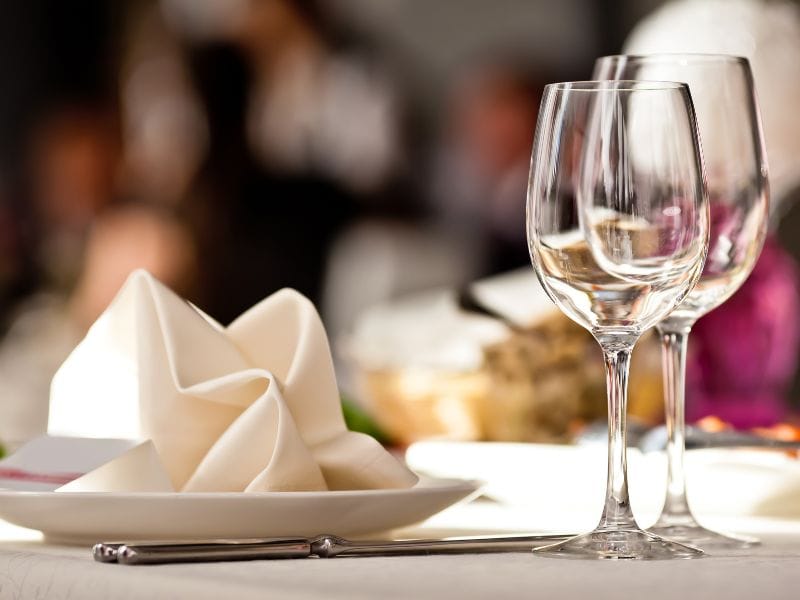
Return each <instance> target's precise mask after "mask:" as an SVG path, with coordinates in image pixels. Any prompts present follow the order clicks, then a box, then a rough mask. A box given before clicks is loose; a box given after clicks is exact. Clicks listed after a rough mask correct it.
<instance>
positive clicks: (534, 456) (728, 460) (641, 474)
mask: <svg viewBox="0 0 800 600" xmlns="http://www.w3.org/2000/svg"><path fill="white" fill-rule="evenodd" d="M406 461H407V462H408V464H409V466H410V467H411V468H413V469H415V470H416V471H419V472H423V473H427V474H429V475H434V476H438V477H461V478H469V479H478V480H481V481H483V482H484V483H485V486H484V488H483V493H484V494H485V495H487V496H489V497H491V498H493V499H495V500H497V501H499V502H503V503H506V504H509V505H516V506H525V507H528V508H530V510H531V511H532V512H535V513H538V514H540V515H542V516H543V518H546V517H547V516H548V515H549V516H550V517H552V519H557V518H560V517H565V518H566V517H570V518H572V517H574V516H576V515H578V516H580V519H581V520H582V522H583V521H586V524H588V526H593V525H594V524H595V522H596V520H597V519H598V518H599V516H600V510H601V509H602V505H603V496H604V492H605V482H606V448H605V445H602V444H598V445H589V446H569V445H550V444H525V443H502V442H447V441H426V442H418V443H416V444H413V445H412V446H410V447H409V448H408V451H407V453H406ZM686 468H687V477H688V493H689V501H690V503H691V505H692V508H693V510H694V512H695V514H696V515H697V516H698V518H700V519H702V518H703V517H704V516H709V517H716V516H756V517H772V518H790V519H800V461H798V460H797V459H796V458H793V457H792V456H791V455H788V454H785V453H783V452H777V451H764V450H744V449H742V450H739V449H713V450H693V451H691V452H688V453H687V455H686ZM628 469H629V471H628V477H629V488H630V494H631V504H632V506H633V509H634V511H635V513H636V516H637V518H638V520H639V521H640V523H641V524H642V525H644V526H648V525H650V524H651V523H652V522H654V521H655V519H656V517H657V516H658V513H659V512H660V510H661V507H662V505H663V502H664V494H665V490H666V457H665V455H664V453H663V452H651V453H647V454H644V453H642V452H639V451H638V450H636V449H629V450H628ZM567 520H569V519H567ZM573 521H574V519H573ZM570 522H572V521H570ZM551 524H552V520H551V521H550V523H548V522H543V523H542V526H543V527H546V526H548V525H551Z"/></svg>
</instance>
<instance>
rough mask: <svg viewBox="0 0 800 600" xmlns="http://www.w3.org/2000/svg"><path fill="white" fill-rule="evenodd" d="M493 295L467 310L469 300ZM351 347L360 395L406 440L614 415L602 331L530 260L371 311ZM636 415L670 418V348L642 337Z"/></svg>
mask: <svg viewBox="0 0 800 600" xmlns="http://www.w3.org/2000/svg"><path fill="white" fill-rule="evenodd" d="M465 294H468V295H469V297H470V303H471V304H474V305H476V306H481V307H484V308H485V309H486V310H487V311H488V313H490V314H495V315H502V317H501V318H493V317H490V316H487V314H485V313H482V312H481V311H480V310H465V307H464V305H463V304H464V303H463V302H461V301H460V299H461V298H463V296H464V295H465ZM342 348H343V349H344V350H345V353H346V355H347V356H348V357H349V367H350V368H351V369H352V371H353V373H352V376H351V379H352V382H353V385H354V388H355V389H354V390H353V392H354V395H355V396H356V398H357V399H358V400H359V401H360V402H361V403H362V404H363V405H364V406H365V407H366V408H367V409H368V410H369V411H370V413H371V414H372V415H373V416H374V418H375V419H376V421H377V422H378V424H379V425H380V426H381V427H382V428H383V429H384V430H385V431H386V432H387V434H389V436H390V437H391V438H392V439H393V440H395V441H396V442H398V443H400V444H410V443H412V442H416V441H420V440H424V439H428V438H432V437H436V438H438V439H442V438H447V439H450V440H460V441H477V440H489V441H507V442H540V443H554V442H566V441H570V440H571V438H572V433H573V432H574V431H575V430H576V429H578V428H579V426H580V425H582V424H585V423H590V422H592V421H594V420H596V419H598V418H604V417H605V414H606V411H607V407H606V395H605V394H606V392H605V374H604V370H603V363H602V354H601V352H600V349H599V347H598V346H597V342H596V341H595V340H594V339H593V338H592V336H591V334H590V333H589V332H587V331H586V330H585V329H583V328H582V327H580V326H579V325H577V324H576V323H574V322H572V321H571V320H570V319H568V318H567V317H566V316H564V315H563V314H562V313H561V312H560V311H559V310H558V309H556V307H555V306H554V305H553V303H552V302H551V301H550V300H549V299H548V298H547V296H546V294H545V292H544V290H543V289H542V287H541V285H539V283H538V281H537V279H536V276H535V275H534V273H533V270H532V269H523V270H520V271H513V272H510V273H506V274H503V275H499V276H496V277H492V278H490V279H486V280H483V281H480V282H476V283H474V284H473V285H472V286H470V287H469V288H468V289H467V290H462V291H461V292H458V291H456V290H432V291H429V292H422V293H419V294H416V295H411V296H409V297H406V298H401V299H397V300H393V301H390V302H387V303H385V304H380V305H377V306H374V307H372V308H371V309H370V310H368V311H366V312H365V313H364V314H362V315H361V316H360V318H359V319H358V321H357V323H356V325H355V328H354V330H353V332H352V334H351V335H350V337H349V338H348V339H347V340H344V341H343V344H342ZM634 357H635V358H634V360H633V368H632V371H631V380H630V381H631V388H632V389H635V390H636V393H635V394H632V395H631V404H630V406H629V415H630V416H636V417H639V418H640V419H641V420H643V421H644V422H657V421H658V419H660V418H662V415H663V405H662V397H663V395H662V391H661V363H660V350H659V347H658V345H657V344H656V343H655V340H654V338H652V337H648V338H646V339H643V340H642V342H641V343H639V344H637V349H636V351H635V354H634Z"/></svg>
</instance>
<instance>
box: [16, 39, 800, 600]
mask: <svg viewBox="0 0 800 600" xmlns="http://www.w3.org/2000/svg"><path fill="white" fill-rule="evenodd" d="M592 77H593V79H592V80H591V81H576V82H562V83H552V84H549V85H547V86H545V89H544V93H543V96H542V102H541V109H540V112H539V117H538V125H537V131H536V136H535V141H534V145H533V149H532V160H531V167H530V178H529V185H528V193H527V218H526V223H520V227H525V228H526V229H527V237H528V244H529V250H530V256H531V262H532V266H533V269H532V270H529V271H527V272H526V273H524V274H517V275H515V276H513V277H503V278H498V280H496V281H494V282H491V281H490V282H483V283H481V282H479V283H477V284H475V285H473V286H470V288H469V289H468V290H447V291H445V292H442V293H441V294H432V295H428V296H425V297H424V298H422V299H421V301H420V302H418V303H413V302H411V303H405V304H404V305H403V306H402V307H401V308H400V309H397V310H394V311H392V310H385V309H384V310H381V309H376V310H373V311H371V313H370V314H369V315H367V317H366V318H365V320H363V321H362V327H361V329H360V330H359V331H356V332H355V333H354V334H353V335H352V336H351V338H350V339H349V340H347V348H348V350H349V351H350V353H351V356H353V357H354V363H357V364H358V365H359V368H360V371H359V374H360V376H361V379H360V384H361V385H362V389H363V390H365V392H366V394H367V395H368V396H370V398H371V402H372V405H371V406H372V409H373V410H374V411H375V412H376V420H377V421H378V422H379V423H380V424H381V426H383V427H384V428H385V429H387V430H390V431H393V432H395V433H399V437H400V442H401V444H403V447H396V448H391V449H387V448H386V447H384V446H383V445H382V444H381V443H380V442H378V441H377V440H376V439H375V438H373V437H371V436H369V435H367V434H364V433H360V432H356V431H351V430H349V429H348V427H347V425H346V423H345V419H344V416H343V413H342V407H341V401H340V392H339V384H338V383H337V373H336V371H335V369H334V361H333V358H332V354H331V348H330V344H329V340H328V337H327V334H326V331H325V327H324V325H323V322H322V319H321V317H320V316H319V314H318V312H317V309H316V308H315V306H314V305H313V303H312V302H311V301H309V300H308V299H307V298H306V297H304V296H303V295H302V294H300V293H299V292H296V291H294V290H291V289H284V290H281V291H279V292H277V293H275V294H273V295H270V296H269V297H267V298H266V299H264V300H263V301H262V302H260V303H259V304H256V305H255V306H253V307H252V308H251V309H249V310H248V311H246V312H245V313H244V314H242V315H241V316H240V317H239V318H237V319H236V320H234V321H233V322H232V323H231V324H230V325H229V326H227V327H223V326H222V325H220V324H219V323H218V322H216V321H215V320H214V318H213V315H207V314H206V313H205V312H203V311H202V310H201V309H200V308H198V307H197V306H194V305H193V304H191V303H190V302H188V301H186V300H184V299H183V298H181V297H180V296H179V295H178V294H176V293H175V292H173V291H172V290H170V289H169V288H168V287H167V286H166V285H164V284H162V283H161V282H160V281H158V280H157V279H156V278H155V277H153V276H152V275H151V274H150V273H148V272H147V271H142V270H139V271H135V272H133V273H131V275H130V276H129V278H128V280H127V281H126V283H125V284H124V285H123V287H122V288H121V289H120V290H119V292H118V293H117V295H116V297H115V298H114V300H113V301H112V302H111V304H110V305H109V306H108V307H107V308H106V310H105V311H104V312H103V314H102V315H101V316H100V318H99V319H98V320H97V321H96V322H95V323H94V325H92V326H91V328H90V329H89V331H88V333H87V334H86V336H85V338H84V339H83V340H82V341H81V342H80V343H79V344H78V346H77V347H76V348H75V349H74V350H73V351H72V353H71V354H70V356H69V357H68V358H67V359H66V361H65V362H64V363H63V364H62V366H61V367H60V369H59V370H58V372H57V373H56V375H55V376H54V378H53V380H52V383H51V388H50V406H49V419H48V433H47V435H45V436H42V437H39V438H36V439H34V440H32V441H30V442H28V443H27V444H26V445H24V446H22V447H20V448H19V449H16V451H15V452H13V453H11V454H10V456H8V457H7V458H4V459H3V460H2V461H0V519H2V520H3V521H2V522H0V525H2V528H0V599H3V598H17V597H47V598H51V597H52V598H94V597H98V598H99V597H105V598H110V597H120V598H127V597H141V596H143V595H152V596H155V597H195V598H215V597H220V596H222V595H230V594H235V595H236V596H237V597H242V598H247V597H264V595H269V594H274V595H276V596H280V597H289V598H312V597H314V598H317V597H319V595H320V594H323V593H324V594H325V595H326V596H331V597H340V596H341V597H348V598H361V597H363V598H371V597H377V596H380V597H389V598H391V597H398V598H399V597H420V598H422V597H431V598H434V597H453V596H459V597H465V598H482V597H487V596H488V595H490V594H492V595H500V596H506V595H507V596H519V595H521V594H523V593H524V594H527V593H532V594H534V595H535V596H537V597H538V596H540V595H541V596H542V597H578V596H580V595H588V594H590V593H591V594H592V595H594V596H596V597H599V598H616V597H619V595H620V593H625V594H626V595H627V594H628V593H631V594H633V593H636V594H642V593H650V594H651V595H655V596H660V595H663V596H664V597H666V596H667V594H668V595H669V596H673V595H677V596H679V597H687V598H689V597H698V598H700V597H710V596H711V597H715V596H719V597H727V598H732V599H735V598H749V597H752V596H753V595H754V594H756V593H765V594H767V595H769V596H770V597H787V598H789V597H795V596H796V590H794V589H793V586H795V585H796V584H797V583H800V575H798V574H797V573H798V569H797V567H798V566H799V565H800V462H798V450H800V436H798V438H796V439H776V438H771V437H768V436H765V435H762V434H761V433H759V432H750V433H745V432H735V431H732V430H729V429H724V428H723V429H722V430H721V431H708V430H705V429H702V428H697V427H687V424H686V418H685V414H686V408H685V389H686V387H687V381H686V362H687V351H688V350H687V348H688V347H690V344H689V339H690V337H691V336H690V331H691V329H692V326H693V325H694V323H695V322H696V321H697V319H698V318H700V317H701V316H703V315H704V314H706V313H707V312H709V311H711V310H713V309H714V308H716V307H718V306H720V305H722V304H723V303H724V302H725V301H726V300H727V299H728V298H729V297H730V296H731V295H732V294H734V292H736V290H737V289H738V288H739V287H740V286H742V285H743V284H744V282H745V280H746V279H747V277H748V275H749V274H750V272H751V271H752V269H753V268H754V265H755V263H756V260H757V259H758V256H759V253H760V251H761V248H762V246H763V244H764V240H765V236H766V229H767V218H768V203H769V202H768V197H769V192H768V169H767V159H766V151H765V148H764V141H763V134H762V132H761V121H760V115H759V111H758V102H757V98H756V92H755V88H754V84H753V77H752V73H751V71H750V66H749V63H748V61H747V59H745V58H740V57H733V56H727V55H711V54H659V55H646V56H645V55H643V56H625V55H620V56H607V57H601V58H599V59H597V61H596V63H595V69H594V73H593V76H592ZM532 313H536V314H537V315H540V316H541V315H545V317H542V318H540V319H539V320H538V321H537V322H536V323H535V324H534V325H531V319H530V315H531V314H532ZM423 314H427V315H428V316H427V320H425V319H422V318H421V315H423ZM554 323H555V324H554ZM427 324H430V327H428V326H427ZM387 332H388V333H387ZM640 338H641V340H642V341H641V345H640V346H639V347H638V349H637V353H635V354H634V353H633V350H634V347H635V346H637V344H638V343H639V340H640ZM509 339H513V340H514V341H513V345H512V346H509V344H508V340H509ZM403 340H405V341H403ZM587 340H588V341H587ZM403 344H406V345H407V347H406V348H403V347H402V346H403ZM588 344H593V348H592V349H591V350H587V348H588ZM597 345H599V346H600V349H601V350H602V357H603V358H602V362H599V361H597V360H595V362H592V361H591V360H589V359H587V358H586V357H587V356H588V353H589V352H594V353H595V359H596V358H597V356H596V354H597ZM404 353H405V355H407V354H413V355H414V356H415V359H416V360H418V361H421V362H420V364H422V363H424V364H425V369H422V368H420V367H419V364H418V365H416V367H407V368H399V367H398V366H397V365H398V364H402V363H403V355H404ZM398 357H400V358H399V359H398ZM640 357H641V362H642V363H643V364H645V366H644V367H642V366H637V361H638V360H639V359H640ZM382 358H384V359H385V360H382ZM370 361H372V362H370ZM521 362H522V363H525V362H528V363H530V364H528V365H525V366H522V367H520V366H518V365H519V363H521ZM445 363H446V364H448V365H451V366H452V365H453V364H455V365H457V368H453V369H451V368H443V365H444V364H445ZM368 364H370V365H372V366H371V367H366V365H368ZM389 364H391V365H393V366H392V367H389V366H387V365H389ZM632 365H633V366H634V371H633V372H631V366H632ZM637 368H639V369H644V370H637ZM520 369H522V370H523V372H522V374H520ZM647 369H649V370H647ZM570 374H572V375H574V377H572V379H570V381H571V382H572V383H565V382H566V381H567V379H569V378H570ZM576 374H579V375H576ZM662 380H663V390H664V400H663V407H664V415H663V418H664V422H665V426H664V427H662V428H658V427H643V426H641V425H640V424H639V421H637V420H636V418H634V417H638V416H640V415H652V414H653V411H654V409H653V405H654V403H656V400H654V398H657V399H658V402H659V403H658V404H657V407H658V410H660V409H661V404H660V394H661V381H662ZM654 382H655V383H654ZM603 385H605V392H606V393H607V406H603V405H602V403H601V404H598V403H597V402H596V401H593V400H590V399H589V398H590V397H595V398H596V396H597V394H598V393H600V395H602V393H603V392H602V389H601V388H602V386H603ZM629 388H630V393H631V400H630V402H629V400H628V393H629ZM432 390H433V391H432ZM531 390H533V392H532V391H531ZM534 392H535V393H534ZM531 394H532V395H533V397H534V398H535V399H536V402H538V403H539V404H536V405H534V404H532V403H531V401H530V399H529V397H530V396H531ZM637 396H638V397H637ZM629 405H630V409H631V410H630V411H629ZM367 408H368V409H369V404H368V406H367ZM606 409H607V413H606V412H605V411H606ZM629 416H631V420H630V421H629V419H628V417H629ZM605 417H607V421H605ZM578 421H580V422H581V423H583V424H584V425H585V424H586V423H590V424H592V427H594V429H593V430H592V429H591V428H586V429H583V430H582V431H583V433H580V432H578V431H577V430H576V423H577V422H578ZM629 427H630V431H629ZM762 433H763V432H762ZM590 434H591V435H590ZM687 482H688V485H687ZM598 517H599V519H598ZM329 558H330V559H334V560H332V561H330V560H327V559H329ZM322 559H326V560H322ZM565 559H571V560H565ZM185 563H202V564H185ZM624 563H628V564H624ZM147 565H158V566H152V567H150V566H147ZM765 571H769V572H768V573H767V572H765ZM134 581H136V588H135V590H134V589H133V588H132V587H131V585H132V582H134Z"/></svg>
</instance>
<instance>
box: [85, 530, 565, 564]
mask: <svg viewBox="0 0 800 600" xmlns="http://www.w3.org/2000/svg"><path fill="white" fill-rule="evenodd" d="M568 537H571V536H569V535H559V534H554V535H530V536H505V537H489V538H456V539H442V540H437V539H430V540H424V539H423V540H397V541H393V540H375V541H363V542H361V541H359V542H354V541H351V540H347V539H344V538H341V537H338V536H335V535H330V534H324V535H319V536H317V537H314V538H268V539H263V540H219V541H213V542H152V543H151V542H131V543H127V544H126V543H121V542H118V543H113V542H101V543H99V544H96V545H95V546H94V548H93V549H92V554H93V556H94V559H95V560H96V561H98V562H105V563H114V562H116V563H119V564H124V565H145V564H151V565H152V564H163V563H174V562H210V561H223V560H224V561H229V560H260V559H282V558H308V557H318V558H334V557H337V556H411V555H425V554H463V553H470V552H474V553H494V552H529V551H531V550H532V549H533V548H535V547H537V546H544V545H546V544H551V543H555V542H559V541H562V540H565V539H567V538H568Z"/></svg>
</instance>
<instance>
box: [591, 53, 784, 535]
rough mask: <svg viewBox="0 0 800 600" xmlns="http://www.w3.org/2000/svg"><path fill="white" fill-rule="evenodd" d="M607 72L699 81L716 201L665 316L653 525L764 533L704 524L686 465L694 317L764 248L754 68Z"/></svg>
mask: <svg viewBox="0 0 800 600" xmlns="http://www.w3.org/2000/svg"><path fill="white" fill-rule="evenodd" d="M594 76H595V77H596V78H597V79H635V80H643V79H654V80H661V79H669V80H673V81H681V82H685V83H687V84H688V85H689V89H690V90H691V94H692V100H693V101H694V105H695V109H696V111H697V122H698V128H699V130H700V139H701V142H702V147H703V160H704V163H705V170H706V180H707V186H708V194H709V203H710V210H711V232H710V238H709V252H708V258H707V259H706V263H705V268H704V270H703V273H702V275H701V277H700V281H699V282H698V283H697V285H696V286H695V287H694V289H693V290H692V291H691V292H690V293H689V295H688V296H687V297H686V299H685V300H684V301H683V303H682V304H681V305H680V306H679V307H678V308H677V310H675V311H674V312H673V313H672V314H671V315H669V317H667V318H666V319H665V320H664V321H662V322H661V323H660V324H659V325H658V332H659V335H660V337H661V344H662V356H663V358H662V362H663V369H664V395H665V403H664V404H665V412H666V426H667V434H668V442H667V461H668V476H667V477H668V479H667V494H666V500H665V502H664V508H663V510H662V513H661V516H660V518H659V519H658V521H657V522H656V524H655V525H654V526H653V527H651V528H650V531H653V532H655V533H657V534H659V535H663V536H665V537H669V538H670V539H675V540H678V541H682V542H685V543H689V544H697V545H698V546H700V547H702V548H710V547H716V548H720V547H722V548H726V547H727V548H736V547H746V546H749V545H752V544H754V543H757V541H756V540H753V539H748V538H743V537H734V536H730V535H723V534H720V533H717V532H714V531H710V530H708V529H706V528H704V527H702V526H700V525H699V524H698V523H697V521H696V520H695V518H694V516H693V515H692V513H691V510H690V509H689V504H688V502H687V499H686V479H685V473H684V461H683V459H684V449H685V422H684V403H685V400H684V393H685V381H686V379H685V372H686V346H687V341H688V336H689V332H690V330H691V328H692V325H693V324H694V322H695V321H696V320H697V319H698V318H700V317H701V316H703V315H704V314H705V313H707V312H708V311H710V310H711V309H713V308H716V307H717V306H719V305H720V304H722V303H723V302H725V300H727V299H728V298H729V297H730V296H731V295H732V294H733V293H734V292H735V291H736V290H737V289H738V288H739V286H741V285H742V283H744V281H745V279H747V276H748V275H749V274H750V271H751V270H752V269H753V266H754V265H755V262H756V259H757V258H758V255H759V253H760V252H761V247H762V245H763V242H764V236H765V234H766V224H767V215H768V196H769V194H768V186H767V163H766V154H765V151H764V142H763V137H762V133H761V118H760V115H759V111H758V104H757V101H756V96H755V91H754V87H753V76H752V73H751V71H750V65H749V63H748V61H747V59H745V58H740V57H736V56H725V55H714V54H654V55H649V56H606V57H603V58H599V59H598V60H597V62H596V63H595V69H594Z"/></svg>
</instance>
